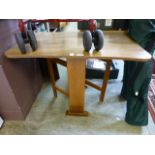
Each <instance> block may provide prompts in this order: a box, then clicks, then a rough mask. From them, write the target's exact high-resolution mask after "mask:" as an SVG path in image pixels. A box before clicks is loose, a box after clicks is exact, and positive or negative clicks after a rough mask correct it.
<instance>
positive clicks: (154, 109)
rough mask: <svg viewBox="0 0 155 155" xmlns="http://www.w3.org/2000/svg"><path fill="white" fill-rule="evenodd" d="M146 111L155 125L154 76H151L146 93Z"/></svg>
mask: <svg viewBox="0 0 155 155" xmlns="http://www.w3.org/2000/svg"><path fill="white" fill-rule="evenodd" d="M148 109H149V112H150V114H151V116H152V119H153V121H154V123H155V74H153V75H152V79H151V82H150V87H149V91H148Z"/></svg>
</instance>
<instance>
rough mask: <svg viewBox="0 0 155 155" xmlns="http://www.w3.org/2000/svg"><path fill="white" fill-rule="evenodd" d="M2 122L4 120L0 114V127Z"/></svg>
mask: <svg viewBox="0 0 155 155" xmlns="http://www.w3.org/2000/svg"><path fill="white" fill-rule="evenodd" d="M3 123H4V120H3V119H2V117H1V116H0V128H1V127H2V125H3Z"/></svg>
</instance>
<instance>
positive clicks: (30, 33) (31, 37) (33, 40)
mask: <svg viewBox="0 0 155 155" xmlns="http://www.w3.org/2000/svg"><path fill="white" fill-rule="evenodd" d="M27 36H28V40H29V43H30V45H31V48H32V50H33V51H35V50H36V49H37V48H38V44H37V40H36V37H35V34H34V32H33V31H31V30H29V31H27Z"/></svg>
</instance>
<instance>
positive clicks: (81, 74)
mask: <svg viewBox="0 0 155 155" xmlns="http://www.w3.org/2000/svg"><path fill="white" fill-rule="evenodd" d="M67 70H68V83H69V110H68V111H67V112H66V114H67V115H75V116H88V112H86V111H84V96H85V95H84V91H85V72H86V71H85V70H86V60H85V59H84V58H68V59H67Z"/></svg>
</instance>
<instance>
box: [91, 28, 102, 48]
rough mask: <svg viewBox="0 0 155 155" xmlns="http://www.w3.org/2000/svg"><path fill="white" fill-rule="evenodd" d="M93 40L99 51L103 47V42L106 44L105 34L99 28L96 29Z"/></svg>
mask: <svg viewBox="0 0 155 155" xmlns="http://www.w3.org/2000/svg"><path fill="white" fill-rule="evenodd" d="M93 42H94V46H95V50H96V51H99V50H101V49H102V47H103V44H104V34H103V32H102V31H101V30H99V29H97V30H95V31H94V34H93Z"/></svg>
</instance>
